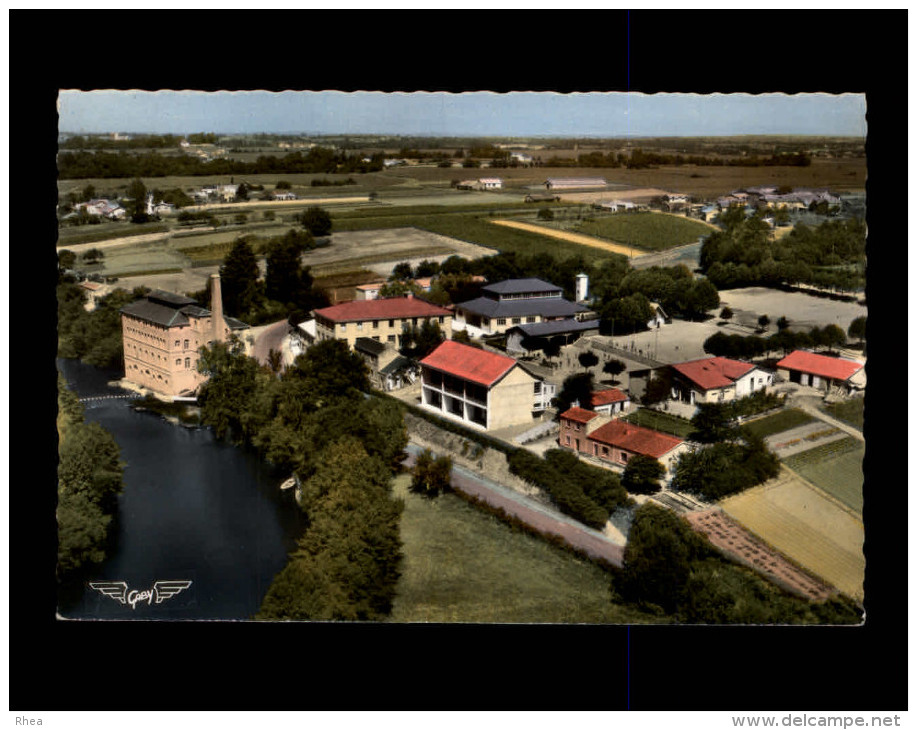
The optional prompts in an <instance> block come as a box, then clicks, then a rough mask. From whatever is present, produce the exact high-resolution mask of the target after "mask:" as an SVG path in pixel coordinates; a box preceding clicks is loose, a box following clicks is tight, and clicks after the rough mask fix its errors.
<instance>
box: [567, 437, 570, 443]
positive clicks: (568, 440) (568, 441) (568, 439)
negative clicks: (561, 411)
mask: <svg viewBox="0 0 917 730" xmlns="http://www.w3.org/2000/svg"><path fill="white" fill-rule="evenodd" d="M569 445H570V434H567V446H569Z"/></svg>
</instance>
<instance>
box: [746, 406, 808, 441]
mask: <svg viewBox="0 0 917 730" xmlns="http://www.w3.org/2000/svg"><path fill="white" fill-rule="evenodd" d="M814 420H815V419H814V418H813V417H812V416H810V415H809V414H808V413H806V412H805V411H800V410H799V409H797V408H787V409H786V410H783V411H779V412H778V413H774V414H772V415H770V416H764V418H757V419H755V420H754V421H748V422H746V423H744V424H742V425H744V426H745V428H747V429H748V430H749V431H751V432H752V433H754V434H757V435H758V436H760V437H761V438H765V437H767V436H772V435H773V434H775V433H780V432H781V431H789V430H790V429H791V428H796V427H797V426H802V425H803V424H805V423H811V422H812V421H814Z"/></svg>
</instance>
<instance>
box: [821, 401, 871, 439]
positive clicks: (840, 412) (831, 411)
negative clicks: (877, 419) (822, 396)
mask: <svg viewBox="0 0 917 730" xmlns="http://www.w3.org/2000/svg"><path fill="white" fill-rule="evenodd" d="M865 406H866V404H865V402H864V399H863V398H851V399H850V400H846V401H844V402H842V403H834V404H832V405H827V406H826V405H823V406H821V409H822V410H823V411H824V412H825V413H827V414H828V415H829V416H831V417H832V418H836V419H837V420H839V421H843V422H844V423H849V424H850V425H851V426H853V427H854V428H858V429H859V430H860V431H862V430H863V410H864V408H865Z"/></svg>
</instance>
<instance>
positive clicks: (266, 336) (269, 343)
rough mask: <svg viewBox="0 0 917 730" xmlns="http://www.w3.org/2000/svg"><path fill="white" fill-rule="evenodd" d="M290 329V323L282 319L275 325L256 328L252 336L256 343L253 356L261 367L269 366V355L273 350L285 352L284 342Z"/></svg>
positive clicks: (253, 346) (253, 347)
mask: <svg viewBox="0 0 917 730" xmlns="http://www.w3.org/2000/svg"><path fill="white" fill-rule="evenodd" d="M289 329H290V325H289V323H288V322H287V321H286V320H285V319H282V320H280V321H279V322H274V323H273V324H268V325H264V326H263V327H258V328H255V330H254V331H253V332H252V335H253V336H254V338H255V343H254V344H253V345H252V352H251V356H252V357H253V358H255V360H257V361H258V363H259V364H261V365H269V364H270V363H269V362H268V353H269V352H270V351H271V350H277V351H278V352H283V341H284V338H285V337H286V336H287V332H288V331H289Z"/></svg>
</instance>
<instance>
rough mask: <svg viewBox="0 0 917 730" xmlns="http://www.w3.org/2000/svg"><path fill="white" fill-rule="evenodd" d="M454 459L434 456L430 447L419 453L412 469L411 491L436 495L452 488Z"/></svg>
mask: <svg viewBox="0 0 917 730" xmlns="http://www.w3.org/2000/svg"><path fill="white" fill-rule="evenodd" d="M451 475H452V459H450V458H449V457H448V456H434V455H433V452H432V451H430V450H429V449H424V450H423V451H422V452H420V454H418V455H417V459H416V461H415V462H414V467H413V468H412V469H411V491H414V492H417V493H418V494H422V495H424V496H425V497H436V496H439V495H440V494H441V493H443V492H447V491H449V489H451Z"/></svg>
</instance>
